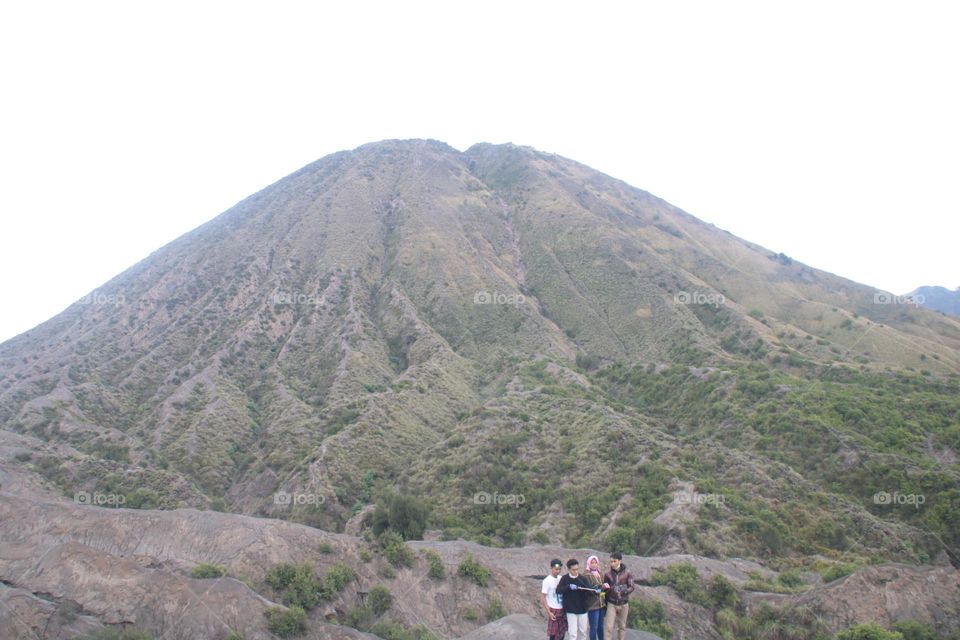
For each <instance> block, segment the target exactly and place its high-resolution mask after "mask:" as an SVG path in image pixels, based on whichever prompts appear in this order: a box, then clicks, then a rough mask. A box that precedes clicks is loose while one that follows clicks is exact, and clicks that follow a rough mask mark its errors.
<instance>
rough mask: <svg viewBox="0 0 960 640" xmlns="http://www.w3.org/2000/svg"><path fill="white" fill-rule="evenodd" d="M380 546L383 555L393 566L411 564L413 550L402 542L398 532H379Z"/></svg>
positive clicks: (408, 565) (409, 565) (407, 565)
mask: <svg viewBox="0 0 960 640" xmlns="http://www.w3.org/2000/svg"><path fill="white" fill-rule="evenodd" d="M379 540H380V546H381V548H382V549H383V557H385V558H386V559H387V560H388V561H389V562H390V563H391V564H392V565H394V566H395V567H401V566H403V567H411V566H413V558H414V556H413V550H412V549H410V547H408V546H407V545H406V543H404V541H403V538H402V537H401V536H400V534H398V533H395V532H393V531H385V532H384V533H382V534H380V538H379Z"/></svg>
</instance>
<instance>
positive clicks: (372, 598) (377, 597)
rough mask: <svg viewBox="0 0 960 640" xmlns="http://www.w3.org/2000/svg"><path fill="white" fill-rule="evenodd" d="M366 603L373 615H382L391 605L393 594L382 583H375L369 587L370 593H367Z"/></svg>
mask: <svg viewBox="0 0 960 640" xmlns="http://www.w3.org/2000/svg"><path fill="white" fill-rule="evenodd" d="M367 603H368V605H369V606H370V610H371V611H373V613H374V615H378V616H382V615H383V614H385V613H386V612H387V611H389V610H390V607H392V606H393V595H391V594H390V589H388V588H387V587H385V586H384V585H382V584H377V585H374V586H373V587H372V588H371V589H370V593H369V594H368V595H367Z"/></svg>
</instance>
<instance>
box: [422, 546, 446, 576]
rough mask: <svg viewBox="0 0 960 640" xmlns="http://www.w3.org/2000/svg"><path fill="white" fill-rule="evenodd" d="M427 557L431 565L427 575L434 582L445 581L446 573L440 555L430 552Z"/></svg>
mask: <svg viewBox="0 0 960 640" xmlns="http://www.w3.org/2000/svg"><path fill="white" fill-rule="evenodd" d="M426 556H427V562H428V563H429V564H430V568H428V569H427V575H428V576H430V577H431V578H433V579H434V580H443V578H444V577H445V576H446V571H445V569H444V567H443V560H442V559H441V558H440V554H438V553H437V552H436V551H431V550H428V551H427V552H426Z"/></svg>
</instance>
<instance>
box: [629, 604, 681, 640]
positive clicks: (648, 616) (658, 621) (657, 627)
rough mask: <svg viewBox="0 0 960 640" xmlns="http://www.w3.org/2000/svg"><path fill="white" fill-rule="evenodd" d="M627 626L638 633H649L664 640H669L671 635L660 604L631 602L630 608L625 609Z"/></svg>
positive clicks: (671, 632)
mask: <svg viewBox="0 0 960 640" xmlns="http://www.w3.org/2000/svg"><path fill="white" fill-rule="evenodd" d="M627 626H628V627H630V628H631V629H637V630H639V631H649V632H650V633H654V634H656V635H658V636H660V637H661V638H663V639H664V640H670V638H671V636H672V635H673V630H672V629H671V628H670V625H669V624H667V614H666V612H665V611H664V610H663V603H661V602H652V601H647V600H632V601H631V602H630V608H629V609H627Z"/></svg>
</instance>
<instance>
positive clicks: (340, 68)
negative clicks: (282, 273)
mask: <svg viewBox="0 0 960 640" xmlns="http://www.w3.org/2000/svg"><path fill="white" fill-rule="evenodd" d="M628 4H633V3H625V2H623V3H616V4H612V3H611V4H600V3H597V2H591V3H585V2H584V3H581V4H577V5H574V4H563V3H558V2H544V3H535V2H522V1H520V0H514V1H511V2H489V1H488V2H482V3H469V4H468V3H457V2H444V3H439V2H438V3H417V2H409V1H404V2H389V3H386V2H385V3H382V4H381V3H361V2H350V3H346V2H339V3H336V4H334V3H324V2H320V1H317V2H309V3H295V2H272V3H267V2H263V3H259V4H254V3H242V2H229V3H226V2H225V3H222V4H217V3H214V2H205V3H201V2H190V3H179V2H171V1H169V0H168V1H164V2H153V3H146V2H136V1H129V0H128V1H124V2H105V1H100V0H95V1H89V2H76V1H71V2H62V3H53V2H42V1H40V2H16V3H12V2H8V3H4V4H3V5H0V215H2V219H0V274H2V275H0V300H2V307H0V311H2V313H0V340H4V339H7V338H9V337H12V336H13V335H15V334H17V333H20V332H22V331H25V330H27V329H29V328H31V327H32V326H34V325H36V324H38V323H40V322H42V321H43V320H45V319H47V318H49V317H50V316H52V315H54V314H56V313H58V312H59V311H61V310H63V309H64V308H65V307H67V306H68V305H69V304H70V303H71V302H73V301H75V300H77V299H78V298H80V297H82V296H83V295H85V294H86V293H88V292H90V291H91V290H93V289H95V288H96V287H98V286H100V285H101V284H103V283H104V282H106V281H107V280H109V279H110V278H111V277H113V276H114V275H116V274H118V273H120V272H121V271H123V270H124V269H126V268H127V267H129V266H131V265H132V264H134V263H135V262H137V261H138V260H140V259H142V258H144V257H146V255H147V254H149V253H150V252H151V251H153V250H155V249H157V248H159V247H160V246H162V245H163V244H165V243H167V242H169V241H170V240H173V239H174V238H176V237H177V236H179V235H181V234H183V233H185V232H187V231H189V230H190V229H192V228H194V227H196V226H197V225H199V224H201V223H203V222H205V221H206V220H209V219H210V218H212V217H214V216H215V215H217V214H218V213H220V212H222V211H224V210H225V209H227V208H228V207H230V206H231V205H232V204H234V203H235V202H237V201H238V200H240V199H242V198H244V197H245V196H247V195H249V194H251V193H253V192H255V191H258V190H259V189H261V188H263V187H264V186H266V185H267V184H269V183H271V182H274V181H275V180H277V179H279V178H280V177H282V176H284V175H286V174H288V173H290V172H292V171H294V170H296V169H298V168H299V167H301V166H302V165H304V164H306V163H308V162H311V161H313V160H315V159H317V158H319V157H322V156H324V155H326V154H328V153H332V152H334V151H338V150H340V149H347V148H353V147H356V146H358V145H360V144H363V143H366V142H371V141H375V140H380V139H383V138H410V137H429V138H436V139H439V140H443V141H445V142H448V143H449V144H451V145H452V146H454V147H456V148H458V149H465V148H467V147H469V146H470V145H471V144H473V143H475V142H508V141H510V142H514V143H517V144H526V145H531V146H534V147H537V148H539V149H542V150H544V151H550V152H554V153H559V154H561V155H564V156H567V157H570V158H573V159H574V160H578V161H580V162H583V163H585V164H588V165H591V166H593V167H595V168H597V169H599V170H601V171H604V172H606V173H608V174H610V175H613V176H615V177H617V178H621V179H623V180H626V181H627V182H629V183H631V184H633V185H635V186H638V187H640V188H643V189H646V190H648V191H650V192H652V193H654V194H656V195H658V196H660V197H663V198H665V199H667V200H668V201H670V202H672V203H673V204H676V205H677V206H680V207H682V208H684V209H685V210H687V211H689V212H690V213H692V214H693V215H695V216H697V217H699V218H701V219H703V220H705V221H707V222H712V223H714V224H716V225H717V226H719V227H721V228H724V229H727V230H729V231H731V232H733V233H735V234H737V235H739V236H741V237H744V238H746V239H748V240H751V241H753V242H757V243H759V244H761V245H764V246H766V247H767V248H769V249H771V250H773V251H778V252H779V251H782V252H784V253H786V254H787V255H790V256H791V257H793V258H795V259H798V260H801V261H803V262H806V263H808V264H810V265H812V266H814V267H818V268H822V269H826V270H828V271H832V272H834V273H837V274H840V275H843V276H846V277H849V278H852V279H854V280H857V281H860V282H864V283H866V284H869V285H872V286H876V287H879V288H881V289H884V290H889V291H893V292H895V293H905V292H907V291H908V290H910V289H913V288H914V287H915V286H918V285H921V284H939V285H943V286H947V287H949V288H951V289H952V288H955V287H957V286H960V259H958V257H957V256H958V252H957V243H958V238H960V222H958V220H960V215H958V214H960V192H958V189H957V186H958V178H960V125H958V115H957V114H960V82H958V79H960V70H958V63H960V37H958V36H957V33H958V32H960V21H958V17H960V9H955V8H953V6H951V5H953V4H956V3H950V2H942V3H937V2H919V3H906V2H902V1H901V2H882V1H881V2H877V1H871V2H848V1H832V2H810V1H804V2H792V3H786V2H769V1H768V2H754V3H741V2H728V1H724V2H717V1H715V0H713V1H710V2H661V3H656V4H652V3H651V4H640V3H636V4H637V6H636V7H634V8H628V7H627V5H628ZM957 6H958V7H960V5H957Z"/></svg>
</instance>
